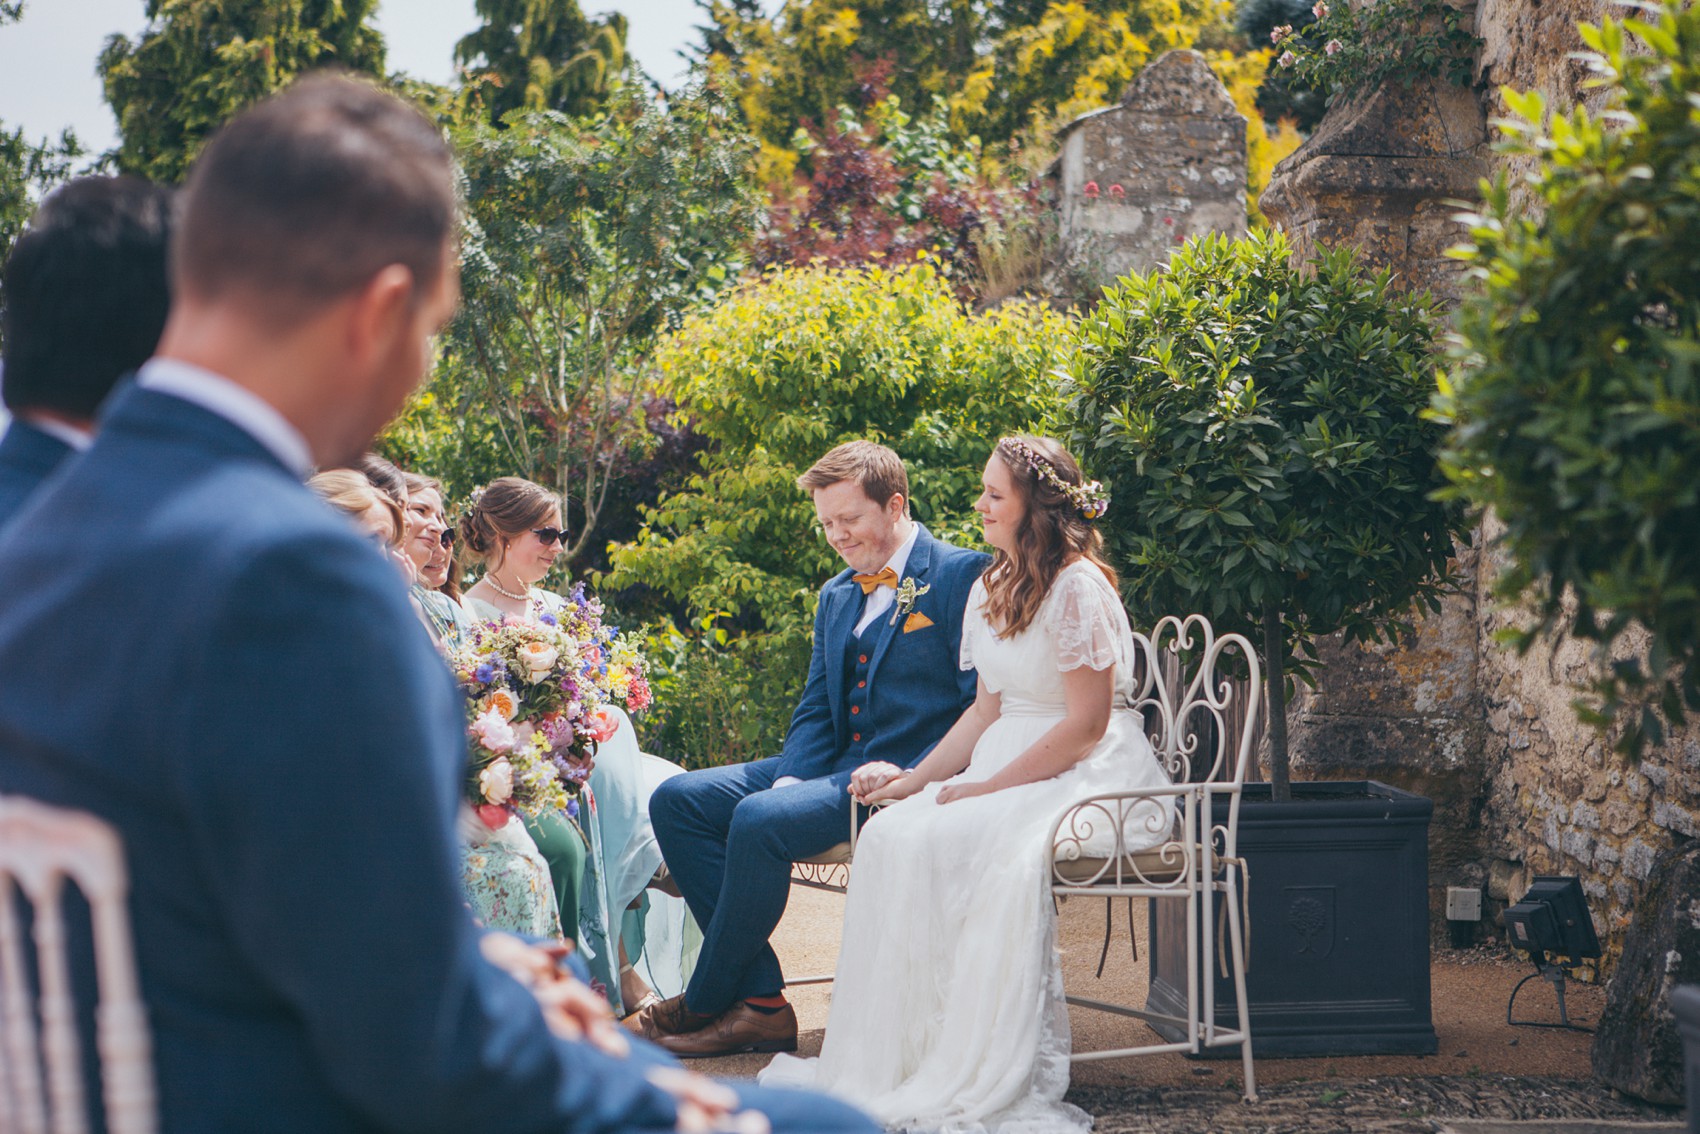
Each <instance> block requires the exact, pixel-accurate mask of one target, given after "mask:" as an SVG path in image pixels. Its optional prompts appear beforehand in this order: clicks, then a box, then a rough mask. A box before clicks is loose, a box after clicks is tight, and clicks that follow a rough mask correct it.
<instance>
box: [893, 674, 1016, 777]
mask: <svg viewBox="0 0 1700 1134" xmlns="http://www.w3.org/2000/svg"><path fill="white" fill-rule="evenodd" d="M997 719H998V707H997V695H996V694H987V693H985V692H984V690H982V696H979V697H976V698H975V699H974V703H973V704H972V705H970V706H968V711H967V712H965V713H963V714H962V715H961V716H960V717H958V718H956V723H955V724H953V725H951V726H950V731H949V732H947V733H945V734H944V739H943V740H940V741H939V742H938V744H937V745H936V746H935V747H934V748H933V750H932V751H931V752H929V753H927V758H926V759H925V760H922V761H921V762H920V763H919V764H917V765H915V768H914V770H913V771H911V772H910V773H909V777H910V780H911V782H912V786H914V787H915V788H916V789H917V790H918V789H920V788H922V787H925V786H926V785H927V784H930V783H935V782H937V781H939V780H948V779H950V777H952V776H954V775H956V774H957V773H958V772H960V771H962V769H964V768H966V767H967V766H968V761H969V759H970V758H971V757H972V756H973V755H974V745H976V744H978V743H979V741H980V737H981V736H983V735H984V734H985V731H986V730H987V729H988V728H990V727H991V726H992V722H993V721H995V720H997Z"/></svg>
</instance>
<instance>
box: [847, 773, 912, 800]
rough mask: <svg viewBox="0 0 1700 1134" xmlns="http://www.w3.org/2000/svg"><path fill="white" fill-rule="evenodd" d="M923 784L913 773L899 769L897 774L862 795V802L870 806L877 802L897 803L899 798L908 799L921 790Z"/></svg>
mask: <svg viewBox="0 0 1700 1134" xmlns="http://www.w3.org/2000/svg"><path fill="white" fill-rule="evenodd" d="M921 786H922V785H921V784H920V782H919V781H917V780H916V779H915V776H914V774H913V773H911V772H906V771H903V770H901V769H899V771H898V773H897V775H895V776H893V777H891V778H890V779H889V780H887V781H885V783H883V784H881V785H880V786H879V787H878V788H875V789H874V790H873V791H871V792H869V793H868V794H867V795H866V796H864V797H862V799H861V800H860V802H861V803H863V804H865V805H867V806H869V807H872V806H873V805H874V804H876V803H896V802H897V801H898V800H900V799H908V798H909V797H910V796H912V795H914V794H915V793H916V792H918V791H920V790H921Z"/></svg>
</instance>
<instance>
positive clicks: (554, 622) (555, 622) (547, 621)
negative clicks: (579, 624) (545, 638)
mask: <svg viewBox="0 0 1700 1134" xmlns="http://www.w3.org/2000/svg"><path fill="white" fill-rule="evenodd" d="M537 621H539V622H541V623H543V625H545V626H559V625H560V624H561V621H560V619H558V618H556V617H555V616H554V615H553V614H550V613H549V612H548V611H544V612H543V613H542V614H539V615H538V616H537Z"/></svg>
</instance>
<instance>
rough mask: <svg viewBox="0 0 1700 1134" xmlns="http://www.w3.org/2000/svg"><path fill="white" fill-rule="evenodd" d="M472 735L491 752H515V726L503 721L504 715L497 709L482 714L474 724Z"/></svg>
mask: <svg viewBox="0 0 1700 1134" xmlns="http://www.w3.org/2000/svg"><path fill="white" fill-rule="evenodd" d="M472 735H474V736H476V737H477V738H478V742H479V743H480V744H482V745H483V746H484V747H485V748H487V749H488V750H490V751H491V752H512V751H513V750H514V730H513V726H511V725H509V724H508V722H507V721H505V720H503V719H502V714H501V713H499V712H497V711H496V710H495V709H490V710H488V711H487V712H483V713H480V714H479V715H478V718H477V719H476V720H474V721H473V722H472Z"/></svg>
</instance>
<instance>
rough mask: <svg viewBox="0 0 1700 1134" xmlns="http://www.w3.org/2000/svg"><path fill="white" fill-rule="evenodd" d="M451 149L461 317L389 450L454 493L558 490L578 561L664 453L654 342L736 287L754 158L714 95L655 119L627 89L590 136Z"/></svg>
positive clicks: (510, 137)
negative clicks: (659, 447)
mask: <svg viewBox="0 0 1700 1134" xmlns="http://www.w3.org/2000/svg"><path fill="white" fill-rule="evenodd" d="M453 138H454V142H455V149H456V153H457V155H458V157H459V159H460V164H461V169H462V172H463V176H464V192H465V199H466V216H465V234H464V238H463V241H462V245H461V254H462V270H461V287H462V301H461V308H460V312H459V314H458V315H457V316H456V318H455V320H454V322H453V323H452V324H451V325H450V326H449V328H448V330H447V332H446V333H445V335H444V340H443V347H442V355H441V359H440V361H439V363H438V366H437V369H436V371H435V374H434V376H433V378H432V380H431V383H430V384H429V386H427V388H426V389H425V390H424V391H423V393H422V394H421V395H420V396H419V397H417V398H416V399H415V400H414V402H413V403H412V405H411V406H410V407H409V409H408V410H407V412H406V413H405V414H404V416H403V418H402V420H401V421H400V422H399V423H398V425H397V426H396V427H395V428H394V429H393V430H392V434H391V437H390V439H389V444H390V445H391V446H392V447H393V448H394V449H395V450H396V451H398V452H402V453H405V454H406V455H407V456H408V458H409V459H410V460H412V461H414V462H415V463H417V464H419V465H420V466H421V467H426V468H432V469H435V470H437V471H438V472H439V474H440V475H442V476H444V477H445V478H447V479H448V481H449V482H450V485H451V487H452V488H454V489H456V490H465V489H468V488H470V487H471V486H472V484H474V483H477V482H479V481H482V480H485V479H488V478H490V477H493V476H499V475H504V474H512V475H519V476H525V477H529V478H531V479H532V480H536V481H539V482H540V483H543V484H546V485H550V486H552V487H554V488H555V489H556V490H557V491H559V492H560V493H561V494H562V495H563V496H564V497H566V498H567V500H568V502H569V526H570V527H571V529H572V532H573V535H572V539H571V542H570V543H569V545H568V552H567V556H566V558H567V560H568V561H571V560H573V559H575V558H577V557H578V556H580V555H581V554H582V553H583V552H584V551H585V549H586V548H587V547H588V546H589V543H590V540H591V539H592V537H593V535H594V534H595V533H596V532H597V530H598V525H599V522H600V520H601V517H602V514H603V510H604V508H605V506H606V505H607V503H608V501H609V500H610V498H611V497H610V493H611V491H612V489H613V487H614V482H615V481H617V480H619V479H620V478H621V476H622V475H623V474H624V473H625V472H626V471H629V467H630V461H631V459H632V458H633V457H634V456H636V455H639V454H640V453H641V451H642V450H643V449H644V448H645V447H646V446H648V445H649V444H650V443H651V440H650V438H651V435H652V431H650V430H648V429H647V428H646V421H647V419H648V417H649V415H650V412H651V410H652V408H653V406H652V402H651V400H650V399H649V398H648V397H647V396H646V389H645V381H646V377H645V376H646V370H645V361H644V359H645V355H646V353H647V351H648V350H649V348H650V346H651V344H652V343H653V342H654V340H655V337H656V336H657V334H658V333H659V332H660V331H661V330H662V329H663V328H664V327H665V325H666V324H667V322H668V321H669V320H670V319H676V318H678V317H679V316H680V315H681V314H682V313H684V312H686V311H688V310H690V309H691V308H692V307H693V306H695V305H697V304H699V303H702V302H704V301H705V300H706V299H707V298H709V297H710V296H712V294H713V293H714V292H715V291H716V290H717V289H718V288H719V287H721V286H722V285H723V284H724V283H726V282H728V281H729V280H731V279H732V278H734V277H735V276H736V274H737V271H738V268H739V264H740V261H739V257H740V255H741V252H740V249H741V248H742V246H743V244H744V242H745V241H746V240H747V239H748V237H749V234H750V231H751V226H752V223H753V219H754V213H755V202H754V198H753V194H752V191H751V189H750V187H749V184H748V180H747V170H748V166H749V158H750V148H749V145H748V143H747V141H746V138H745V135H744V134H743V132H742V131H741V129H740V128H739V127H738V126H737V124H736V121H735V118H734V116H733V115H731V114H729V113H728V112H727V109H726V107H725V105H724V102H723V100H722V99H721V97H720V96H719V95H718V94H717V93H715V92H714V91H713V90H712V89H699V90H694V91H691V92H687V93H686V94H685V95H683V96H681V97H680V98H678V99H676V100H674V101H673V103H672V104H671V105H660V104H657V103H655V102H653V101H651V100H649V99H647V98H645V97H643V96H642V95H641V94H640V93H639V92H638V91H637V90H636V89H635V88H628V89H626V90H624V91H622V92H620V93H618V94H617V95H616V97H615V101H614V102H613V104H612V105H611V106H610V108H609V111H608V113H606V114H605V115H602V116H599V117H596V118H593V119H579V120H575V119H570V118H567V117H565V116H563V115H560V114H556V113H554V112H537V113H529V114H519V115H516V116H513V117H510V118H509V119H508V123H507V126H506V128H504V129H496V128H494V127H490V126H487V125H484V124H483V123H474V124H472V125H469V126H465V127H461V128H459V129H458V130H456V131H455V132H454V134H453ZM634 449H635V450H637V451H638V452H637V453H634Z"/></svg>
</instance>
